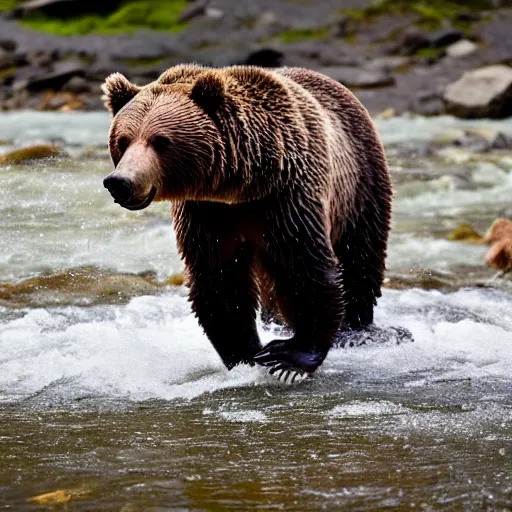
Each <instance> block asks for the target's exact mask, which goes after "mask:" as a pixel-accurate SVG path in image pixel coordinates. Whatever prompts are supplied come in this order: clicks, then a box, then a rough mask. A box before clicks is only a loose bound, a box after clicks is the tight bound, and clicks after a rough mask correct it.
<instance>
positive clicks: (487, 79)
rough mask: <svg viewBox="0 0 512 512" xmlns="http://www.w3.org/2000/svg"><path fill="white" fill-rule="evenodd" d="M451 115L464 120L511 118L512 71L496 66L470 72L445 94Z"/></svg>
mask: <svg viewBox="0 0 512 512" xmlns="http://www.w3.org/2000/svg"><path fill="white" fill-rule="evenodd" d="M444 101H445V102H446V104H447V110H448V112H450V113H452V114H453V115H455V116H458V117H463V118H482V117H490V118H504V117H508V116H510V115H512V69H511V68H510V67H508V66H503V65H496V66H487V67H484V68H479V69H476V70H474V71H467V72H466V73H464V74H463V75H462V77H461V78H460V79H459V80H457V81H456V82H454V83H452V84H450V85H449V86H448V87H447V88H446V90H445V92H444Z"/></svg>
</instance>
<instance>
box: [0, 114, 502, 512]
mask: <svg viewBox="0 0 512 512" xmlns="http://www.w3.org/2000/svg"><path fill="white" fill-rule="evenodd" d="M1 121H2V122H0V140H6V139H10V140H12V142H13V143H14V144H16V143H19V142H20V141H21V140H22V138H23V137H25V138H28V139H30V140H31V141H40V140H46V139H48V138H54V139H56V140H58V141H60V142H61V143H62V144H64V146H65V149H66V151H67V153H68V156H66V157H63V158H59V159H55V160H51V161H45V162H40V163H37V164H29V165H20V166H13V167H10V168H0V173H1V176H2V181H3V187H2V188H1V189H0V218H1V219H2V229H1V230H0V508H6V509H7V508H10V509H12V510H22V511H23V510H45V509H47V508H51V507H52V506H55V507H57V509H62V508H63V507H64V506H65V507H66V509H67V510H123V511H124V512H129V511H163V510H244V509H248V510H272V509H285V510H305V509H311V510H319V509H326V510H341V509H344V510H376V509H379V510H382V509H384V510H385V509H388V510H441V509H442V510H511V509H512V462H511V461H512V369H511V368H512V282H511V281H510V280H506V279H493V276H494V272H493V271H491V270H488V269H485V268H484V267H483V265H482V256H483V254H484V252H485V247H481V246H475V245H468V244H463V243H456V242H450V241H448V240H447V239H446V234H447V233H448V232H449V231H450V230H451V229H453V228H454V227H456V225H457V224H458V223H459V222H469V223H471V224H472V225H474V226H475V227H476V228H477V229H478V230H480V231H481V232H483V231H484V230H485V229H486V228H487V227H488V226H489V225H490V223H491V222H492V220H493V219H494V218H495V217H497V216H507V215H508V216H509V217H510V216H511V215H512V202H511V198H512V154H510V153H506V152H492V153H487V154H480V155H472V154H469V153H467V152H466V153H464V152H463V151H460V150H456V151H455V150H452V149H449V150H447V151H444V152H442V153H441V154H440V155H431V154H428V152H425V151H424V148H425V145H426V144H427V143H428V142H429V141H433V140H441V139H443V138H446V137H450V136H453V134H457V133H459V132H461V130H463V129H464V128H466V127H468V126H481V125H489V124H491V125H493V126H496V127H499V129H500V130H502V131H504V132H507V133H511V132H512V123H511V122H499V123H482V122H480V123H462V122H460V121H457V120H454V119H451V118H438V119H392V120H390V121H381V122H379V124H378V127H379V130H380V132H381V134H382V137H383V140H384V141H385V143H386V145H387V148H388V152H389V158H390V163H391V165H392V169H393V177H394V181H395V185H396V199H395V207H394V224H393V234H392V237H391V243H390V251H389V259H388V277H389V281H390V283H389V285H390V286H392V287H393V288H397V287H398V288H399V289H392V288H386V289H385V290H384V293H383V297H382V298H381V299H380V300H379V304H378V307H377V308H376V323H377V324H379V325H383V326H385V325H401V326H404V327H407V328H409V329H410V330H411V332H412V333H413V335H414V338H415V341H414V343H405V344H401V345H396V344H395V343H393V341H392V340H391V341H390V342H388V343H384V344H381V345H377V344H374V345H371V344H369V345H367V346H364V347H359V348H351V349H335V350H333V351H331V353H330V354H329V356H328V358H327V360H326V362H325V363H324V365H323V366H322V367H321V369H320V370H319V371H318V373H317V374H316V377H315V378H314V379H312V380H311V381H306V382H303V383H301V384H298V385H294V386H286V385H282V384H279V383H276V382H275V380H274V379H273V378H271V377H270V376H268V375H266V374H265V372H264V371H263V370H262V369H261V368H248V367H240V368H236V369H234V370H233V371H231V372H228V371H226V370H225V369H224V368H223V366H222V365H221V363H220V361H219V359H218V357H217V355H216V353H215V352H214V351H213V349H212V348H211V346H210V345H209V343H208V340H207V339H206V337H205V336H204V334H203V333H202V331H201V330H200V328H199V327H198V325H197V322H196V320H195V319H194V317H193V316H192V314H191V312H190V307H189V305H188V302H187V300H186V290H184V289H182V288H179V287H171V286H169V287H167V286H163V284H162V283H163V281H164V280H165V279H166V278H167V277H168V276H169V275H171V274H173V273H176V272H179V271H180V270H181V269H182V265H181V262H180V261H179V258H178V257H177V255H176V248H175V241H174V235H173V231H172V226H171V225H170V222H169V219H168V215H167V209H168V205H165V204H158V205H152V206H151V207H149V208H148V209H146V210H144V211H142V212H137V213H134V212H128V211H126V210H122V209H121V208H119V207H118V206H117V205H115V204H114V203H113V202H112V201H111V199H110V198H109V195H108V193H107V192H106V191H105V190H104V189H103V186H102V178H103V176H104V175H105V174H106V173H107V172H109V169H110V162H109V160H108V155H107V153H106V150H105V148H104V142H105V140H106V131H107V129H108V117H107V116H106V115H102V114H87V115H82V114H79V115H77V114H70V115H61V114H59V115H56V114H55V115H54V114H42V113H21V114H20V113H17V114H8V115H3V116H2V119H1ZM48 126H51V128H48ZM404 148H405V149H404ZM2 149H3V150H7V149H8V146H6V147H4V148H1V147H0V151H1V150H2ZM425 155H427V156H425ZM30 279H32V281H30ZM398 282H399V283H401V284H400V286H396V283H398ZM226 328H229V326H226ZM260 332H261V335H262V338H263V340H264V341H269V340H270V339H272V338H273V336H275V335H276V333H274V332H272V330H264V329H263V328H262V327H261V326H260ZM59 490H60V491H61V492H60V493H57V494H53V495H50V496H47V497H46V498H45V497H43V498H40V500H39V501H37V500H36V501H30V498H33V497H36V496H39V495H41V494H44V493H50V492H54V491H59ZM45 500H46V501H45Z"/></svg>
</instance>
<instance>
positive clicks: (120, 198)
mask: <svg viewBox="0 0 512 512" xmlns="http://www.w3.org/2000/svg"><path fill="white" fill-rule="evenodd" d="M103 185H104V187H105V188H106V189H108V191H109V192H110V195H111V196H112V197H113V198H114V201H115V202H116V203H119V204H125V203H127V202H128V201H129V200H130V199H131V198H132V196H133V188H132V184H131V182H130V181H128V180H127V179H126V178H121V177H119V176H107V177H106V178H105V179H104V180H103Z"/></svg>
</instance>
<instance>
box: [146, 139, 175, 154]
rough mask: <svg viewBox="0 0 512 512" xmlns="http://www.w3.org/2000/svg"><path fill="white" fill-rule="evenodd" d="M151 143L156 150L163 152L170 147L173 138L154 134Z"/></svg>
mask: <svg viewBox="0 0 512 512" xmlns="http://www.w3.org/2000/svg"><path fill="white" fill-rule="evenodd" d="M150 143H151V145H152V146H153V147H154V148H155V150H156V151H158V152H161V151H165V150H167V149H169V147H170V146H171V139H169V137H165V136H164V135H153V137H151V139H150Z"/></svg>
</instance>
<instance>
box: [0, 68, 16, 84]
mask: <svg viewBox="0 0 512 512" xmlns="http://www.w3.org/2000/svg"><path fill="white" fill-rule="evenodd" d="M14 73H16V68H15V67H14V66H11V67H9V68H5V69H2V70H0V81H1V80H3V79H4V78H5V77H6V76H9V75H14Z"/></svg>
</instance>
